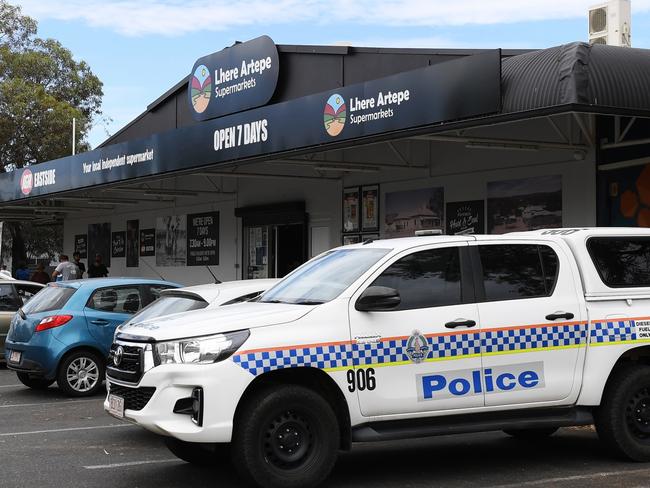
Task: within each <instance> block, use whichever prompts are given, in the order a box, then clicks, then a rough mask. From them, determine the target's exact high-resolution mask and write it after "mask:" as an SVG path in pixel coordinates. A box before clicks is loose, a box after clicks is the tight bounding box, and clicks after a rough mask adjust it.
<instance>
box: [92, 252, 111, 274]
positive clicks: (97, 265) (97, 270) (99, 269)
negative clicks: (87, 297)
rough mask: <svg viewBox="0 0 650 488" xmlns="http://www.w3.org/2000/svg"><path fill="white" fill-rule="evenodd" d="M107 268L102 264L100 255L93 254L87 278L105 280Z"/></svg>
mask: <svg viewBox="0 0 650 488" xmlns="http://www.w3.org/2000/svg"><path fill="white" fill-rule="evenodd" d="M107 276H108V268H107V267H106V265H105V264H104V263H103V262H102V256H101V254H95V262H94V263H92V264H89V265H88V278H106V277H107Z"/></svg>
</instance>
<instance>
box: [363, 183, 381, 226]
mask: <svg viewBox="0 0 650 488" xmlns="http://www.w3.org/2000/svg"><path fill="white" fill-rule="evenodd" d="M361 230H362V231H364V232H365V231H369V230H379V185H368V186H362V187H361Z"/></svg>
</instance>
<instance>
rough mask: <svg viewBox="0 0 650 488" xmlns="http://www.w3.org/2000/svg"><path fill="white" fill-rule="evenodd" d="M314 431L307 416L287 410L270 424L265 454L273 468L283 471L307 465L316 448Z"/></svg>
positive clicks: (265, 442) (267, 431)
mask: <svg viewBox="0 0 650 488" xmlns="http://www.w3.org/2000/svg"><path fill="white" fill-rule="evenodd" d="M314 437H315V436H314V431H313V428H312V426H311V423H310V421H309V419H308V418H307V416H305V415H303V414H302V413H301V412H298V411H296V410H286V411H284V412H282V413H281V414H279V415H278V416H276V417H275V418H274V419H273V420H272V421H271V422H269V424H268V426H267V429H266V431H265V433H264V454H265V457H266V459H267V461H268V462H269V464H271V465H272V466H274V467H275V468H278V469H281V470H291V469H296V468H299V467H301V466H303V465H304V464H306V463H307V462H308V461H309V459H310V458H311V454H312V453H313V448H314V444H315V442H314Z"/></svg>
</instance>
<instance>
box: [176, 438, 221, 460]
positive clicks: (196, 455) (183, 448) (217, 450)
mask: <svg viewBox="0 0 650 488" xmlns="http://www.w3.org/2000/svg"><path fill="white" fill-rule="evenodd" d="M164 442H165V445H166V446H167V449H169V450H170V451H171V452H172V453H173V454H174V455H175V456H176V457H177V458H179V459H182V460H183V461H185V462H188V463H191V464H195V465H197V466H214V465H215V464H216V463H218V462H219V461H223V460H224V459H226V460H228V459H229V456H228V451H229V447H230V446H229V445H228V444H204V443H201V442H185V441H181V440H179V439H176V438H174V437H165V438H164Z"/></svg>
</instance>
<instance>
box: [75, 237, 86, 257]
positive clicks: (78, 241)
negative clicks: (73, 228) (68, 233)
mask: <svg viewBox="0 0 650 488" xmlns="http://www.w3.org/2000/svg"><path fill="white" fill-rule="evenodd" d="M74 252H78V253H79V255H80V256H81V257H82V258H87V257H88V235H87V234H77V235H75V236H74Z"/></svg>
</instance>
